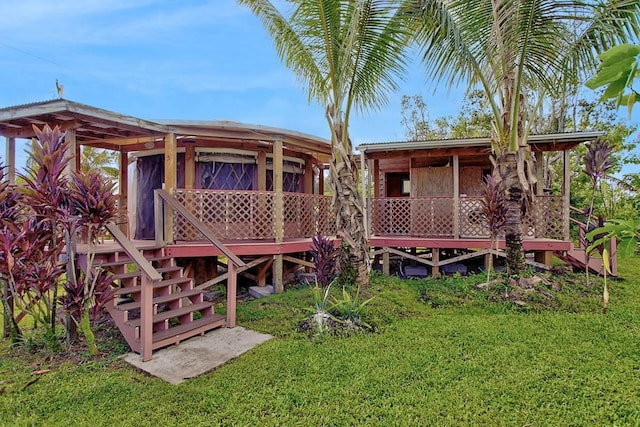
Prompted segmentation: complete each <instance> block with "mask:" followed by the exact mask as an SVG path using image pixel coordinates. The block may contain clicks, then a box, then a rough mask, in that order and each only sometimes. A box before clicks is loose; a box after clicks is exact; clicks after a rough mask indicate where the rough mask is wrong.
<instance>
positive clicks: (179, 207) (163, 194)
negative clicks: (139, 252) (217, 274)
mask: <svg viewBox="0 0 640 427" xmlns="http://www.w3.org/2000/svg"><path fill="white" fill-rule="evenodd" d="M154 191H155V192H156V193H157V194H158V196H160V198H162V200H164V201H165V202H166V203H168V204H169V205H170V206H171V207H172V208H173V209H174V210H176V211H178V212H179V213H180V215H182V216H183V217H184V219H186V220H187V222H189V223H190V224H191V225H192V226H193V227H194V228H195V229H196V230H198V231H199V232H200V233H201V234H202V235H203V236H204V237H205V238H206V239H207V240H208V241H209V242H211V244H212V245H213V246H215V247H216V248H217V249H218V250H219V251H220V252H222V253H223V254H224V256H226V257H227V259H229V261H232V262H233V263H234V264H235V265H236V266H238V267H242V266H244V264H245V263H244V261H242V260H241V259H240V258H238V256H237V255H235V254H234V253H233V252H232V251H231V249H229V248H228V247H226V246H225V245H224V243H222V242H221V241H220V240H218V239H217V238H216V237H215V236H214V235H213V233H212V232H211V230H209V229H208V228H207V227H206V226H205V225H204V224H202V222H200V221H198V218H196V217H195V215H193V214H192V213H191V212H190V211H189V210H188V209H187V208H186V207H185V206H184V205H183V204H182V203H180V202H179V201H178V200H177V199H176V198H175V197H173V196H172V195H171V194H169V193H168V192H167V190H163V189H157V190H154ZM156 232H157V230H156Z"/></svg>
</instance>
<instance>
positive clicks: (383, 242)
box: [369, 236, 573, 251]
mask: <svg viewBox="0 0 640 427" xmlns="http://www.w3.org/2000/svg"><path fill="white" fill-rule="evenodd" d="M369 243H370V245H371V246H372V247H376V248H378V247H380V248H383V247H391V248H433V249H490V247H491V241H490V240H489V239H479V238H467V239H452V238H440V237H438V238H425V237H410V236H374V237H372V238H371V239H370V240H369ZM522 246H523V248H524V250H525V251H569V250H571V249H573V242H570V241H564V240H555V239H539V238H525V239H524V240H523V241H522ZM504 247H505V242H504V240H499V241H498V248H499V249H504Z"/></svg>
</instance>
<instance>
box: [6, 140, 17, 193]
mask: <svg viewBox="0 0 640 427" xmlns="http://www.w3.org/2000/svg"><path fill="white" fill-rule="evenodd" d="M6 140H7V147H6V148H7V151H6V153H5V154H6V155H5V158H4V161H5V162H7V164H6V166H7V175H6V176H5V179H6V181H7V183H8V184H10V185H13V184H15V183H16V139H15V138H11V137H7V138H6Z"/></svg>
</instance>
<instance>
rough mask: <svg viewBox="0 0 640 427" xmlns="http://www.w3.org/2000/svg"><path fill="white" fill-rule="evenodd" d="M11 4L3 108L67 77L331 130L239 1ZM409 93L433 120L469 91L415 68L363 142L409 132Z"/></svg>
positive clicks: (6, 19) (5, 32)
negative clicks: (404, 109) (405, 100)
mask: <svg viewBox="0 0 640 427" xmlns="http://www.w3.org/2000/svg"><path fill="white" fill-rule="evenodd" d="M3 3H4V4H3V5H2V14H0V77H1V81H2V82H3V84H2V89H1V90H0V106H9V105H17V104H24V103H30V102H37V101H42V100H46V99H51V98H54V97H56V89H55V81H56V79H58V80H59V81H60V83H61V84H62V85H64V87H65V90H64V97H65V98H66V99H70V100H72V101H77V102H81V103H86V104H89V105H92V106H96V107H99V108H104V109H108V110H113V111H116V112H118V113H122V114H128V115H132V116H135V117H139V118H144V119H151V120H153V119H181V120H235V121H240V122H245V123H251V124H261V125H267V126H275V127H282V128H287V129H293V130H297V131H302V132H306V133H310V134H313V135H318V136H322V137H327V136H328V130H327V129H328V128H327V123H326V121H325V119H324V109H323V108H322V107H320V106H318V105H317V104H311V105H310V104H309V102H308V100H307V95H306V92H305V90H304V88H303V87H302V86H301V85H300V84H298V83H297V81H296V79H295V76H294V75H293V74H292V73H291V72H290V71H289V70H288V69H286V68H285V67H284V65H282V64H281V63H280V61H279V60H278V58H277V56H276V53H275V50H274V48H273V45H272V42H271V40H270V39H269V37H268V35H267V34H266V32H265V31H264V30H263V28H262V26H261V24H260V23H259V22H258V20H257V19H256V18H255V17H254V16H253V15H252V14H251V13H250V12H249V11H248V10H247V9H245V8H243V7H241V6H238V5H237V4H236V1H235V0H181V1H175V0H109V1H105V0H83V1H79V0H56V1H55V2H54V1H51V0H21V1H9V0H5V1H4V2H3ZM403 94H406V95H413V94H422V95H423V96H424V97H425V100H426V101H427V103H428V105H429V110H430V115H431V117H432V118H435V117H439V116H442V115H455V114H456V112H457V111H458V109H459V108H460V105H461V103H462V99H463V91H462V90H456V89H454V90H452V91H447V90H446V89H445V88H442V89H436V90H435V93H434V87H433V85H430V84H428V82H427V81H426V80H425V78H424V76H423V75H422V73H421V71H420V67H419V66H418V65H417V64H416V65H414V66H412V67H411V70H410V72H409V75H408V76H407V79H406V81H405V82H403V83H402V84H401V88H400V90H399V91H398V92H397V93H395V94H391V95H390V97H389V104H388V106H387V107H386V108H384V109H383V110H382V111H378V112H371V113H367V114H366V115H364V116H356V117H354V118H353V119H352V123H351V128H350V131H351V136H352V139H353V141H354V144H355V145H358V144H360V143H365V142H374V141H392V140H402V139H403V138H404V129H403V127H402V125H401V118H402V117H401V113H400V99H401V97H402V95H403ZM621 115H623V116H624V115H626V113H624V114H623V113H621ZM634 121H636V122H638V121H640V108H636V111H635V112H634ZM21 151H22V150H21V149H20V147H18V152H21ZM0 154H4V153H0ZM2 157H3V156H2Z"/></svg>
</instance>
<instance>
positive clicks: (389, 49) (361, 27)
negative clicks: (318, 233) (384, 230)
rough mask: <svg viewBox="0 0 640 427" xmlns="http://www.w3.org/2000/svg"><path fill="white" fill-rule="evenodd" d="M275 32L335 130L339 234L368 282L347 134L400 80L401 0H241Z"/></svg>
mask: <svg viewBox="0 0 640 427" xmlns="http://www.w3.org/2000/svg"><path fill="white" fill-rule="evenodd" d="M238 2H239V3H240V4H241V5H245V6H248V7H249V8H250V9H251V10H252V12H253V13H254V14H255V15H256V16H257V17H258V18H259V19H260V20H261V21H262V23H263V25H264V26H265V27H266V28H267V30H268V31H269V33H270V34H271V36H272V38H273V40H274V43H275V46H276V50H277V52H278V55H279V56H280V58H281V59H282V61H284V63H285V64H286V65H287V67H289V68H291V69H292V70H293V72H294V73H295V74H296V75H297V76H298V77H299V79H300V80H301V81H302V82H303V83H304V84H305V85H306V87H307V90H308V94H309V99H310V100H316V101H318V102H320V103H321V105H324V106H326V114H325V116H326V120H327V122H328V124H329V128H330V130H331V147H332V156H331V163H330V184H329V185H330V186H331V189H332V197H333V199H332V201H333V207H334V208H335V211H336V217H337V219H336V222H337V230H338V233H339V236H340V237H341V238H342V240H343V242H346V243H347V244H348V248H349V249H348V255H349V261H350V262H351V263H352V265H354V266H355V268H356V270H357V277H356V281H357V282H358V283H360V284H366V283H368V279H369V267H370V260H369V248H368V243H367V239H366V234H365V224H364V221H363V218H364V215H363V212H364V206H363V202H362V199H361V197H360V196H359V190H358V170H357V162H356V160H355V158H354V156H353V146H352V143H351V139H350V138H349V119H350V117H351V114H352V112H353V111H354V110H355V111H364V110H367V109H372V108H373V109H375V108H380V107H381V106H383V105H384V104H385V103H386V102H387V96H386V95H387V93H389V92H390V91H392V90H395V89H396V88H397V86H396V81H397V80H398V79H399V78H401V77H402V75H403V73H404V66H405V59H404V58H405V52H406V46H407V37H406V35H405V34H406V30H405V29H406V26H405V25H404V23H405V21H404V20H403V19H401V16H399V15H398V13H397V12H398V4H399V2H397V1H390V0H290V1H289V2H287V3H288V4H289V5H290V6H291V11H290V13H288V16H285V15H283V13H281V12H280V11H279V10H278V9H277V8H276V7H275V6H274V5H273V4H272V3H271V2H270V1H268V0H238Z"/></svg>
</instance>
